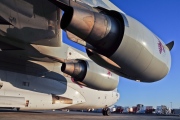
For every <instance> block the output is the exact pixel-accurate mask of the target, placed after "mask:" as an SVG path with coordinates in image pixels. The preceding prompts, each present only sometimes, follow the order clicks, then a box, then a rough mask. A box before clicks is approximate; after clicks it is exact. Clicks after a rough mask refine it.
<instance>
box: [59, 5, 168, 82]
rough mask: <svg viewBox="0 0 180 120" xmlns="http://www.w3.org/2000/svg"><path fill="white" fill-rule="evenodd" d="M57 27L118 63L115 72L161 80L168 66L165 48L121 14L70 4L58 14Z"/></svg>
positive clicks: (125, 75) (130, 76)
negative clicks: (60, 18) (61, 14)
mask: <svg viewBox="0 0 180 120" xmlns="http://www.w3.org/2000/svg"><path fill="white" fill-rule="evenodd" d="M61 28H62V29H64V30H67V31H69V32H71V33H73V34H74V35H76V36H78V37H79V38H81V39H82V40H84V41H86V42H87V43H89V44H91V45H92V46H93V47H94V48H95V49H94V51H95V52H97V53H98V54H101V55H104V56H106V57H107V58H109V59H110V60H112V61H113V62H115V63H116V64H117V65H119V66H120V68H119V70H118V71H116V73H119V74H118V75H123V76H124V77H126V78H130V79H133V80H138V81H142V82H154V81H157V80H160V79H162V78H163V77H164V76H165V75H166V74H167V73H168V71H169V69H170V66H171V56H170V50H169V49H168V47H167V46H166V45H165V44H164V43H163V42H162V40H161V39H160V38H158V37H157V36H156V35H155V34H153V33H152V32H151V31H150V30H149V29H147V28H146V27H145V26H144V25H142V24H141V23H140V22H138V21H137V20H135V19H133V18H132V17H129V16H127V15H125V14H122V13H118V12H116V11H109V10H105V9H103V10H102V11H101V12H96V11H92V10H91V11H90V10H86V9H79V8H75V7H74V8H73V7H70V8H69V9H68V10H66V11H65V12H64V15H63V16H62V20H61ZM90 58H91V57H90Z"/></svg>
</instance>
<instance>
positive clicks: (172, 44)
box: [166, 41, 174, 51]
mask: <svg viewBox="0 0 180 120" xmlns="http://www.w3.org/2000/svg"><path fill="white" fill-rule="evenodd" d="M166 46H167V47H168V48H169V51H171V49H172V48H173V46H174V41H171V42H170V43H168V44H166Z"/></svg>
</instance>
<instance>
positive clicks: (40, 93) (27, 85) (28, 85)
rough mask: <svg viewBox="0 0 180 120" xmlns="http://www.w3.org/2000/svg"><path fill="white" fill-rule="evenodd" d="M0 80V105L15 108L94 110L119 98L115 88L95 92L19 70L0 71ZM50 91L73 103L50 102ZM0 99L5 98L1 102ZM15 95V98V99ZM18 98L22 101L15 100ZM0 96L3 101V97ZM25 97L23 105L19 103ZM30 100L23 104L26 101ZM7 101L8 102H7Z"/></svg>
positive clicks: (67, 78)
mask: <svg viewBox="0 0 180 120" xmlns="http://www.w3.org/2000/svg"><path fill="white" fill-rule="evenodd" d="M0 78H1V81H0V82H1V83H2V84H3V86H2V88H1V89H0V107H12V108H13V107H16V108H20V109H21V110H48V109H61V108H67V107H68V108H69V109H95V108H103V107H104V106H105V105H108V106H110V105H112V104H114V103H115V102H117V100H118V99H119V93H117V92H116V91H98V90H93V89H90V88H87V87H84V86H80V85H77V84H76V83H73V82H71V80H70V78H69V77H66V81H56V80H53V79H48V78H44V77H36V76H32V75H25V74H21V73H15V72H9V71H2V70H0ZM52 94H55V95H56V96H61V97H65V98H69V99H72V100H73V103H72V104H63V103H56V104H52ZM1 98H4V99H6V98H7V100H6V101H4V102H1ZM15 98H16V99H15ZM18 98H19V100H21V104H20V103H19V104H18V103H17V101H16V100H18ZM4 99H3V100H4ZM14 99H15V102H16V104H14V103H15V102H14V101H13V100H14ZM22 100H24V105H23V104H22ZM27 100H28V101H29V104H28V106H26V101H27ZM9 101H10V102H9Z"/></svg>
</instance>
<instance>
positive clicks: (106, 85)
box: [61, 60, 119, 91]
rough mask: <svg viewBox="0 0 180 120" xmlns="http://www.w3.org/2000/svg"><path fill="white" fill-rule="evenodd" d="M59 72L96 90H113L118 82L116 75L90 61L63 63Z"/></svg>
mask: <svg viewBox="0 0 180 120" xmlns="http://www.w3.org/2000/svg"><path fill="white" fill-rule="evenodd" d="M61 71H62V72H64V73H66V74H68V75H70V76H72V77H73V78H74V80H75V81H80V82H82V83H84V84H85V85H86V86H87V87H90V88H93V89H97V90H105V91H109V90H114V89H115V88H116V87H117V85H118V82H119V77H118V75H116V74H113V73H112V72H110V71H109V70H107V69H104V68H103V67H100V66H98V65H97V64H95V63H94V62H91V61H82V60H79V61H77V62H75V63H63V65H62V67H61Z"/></svg>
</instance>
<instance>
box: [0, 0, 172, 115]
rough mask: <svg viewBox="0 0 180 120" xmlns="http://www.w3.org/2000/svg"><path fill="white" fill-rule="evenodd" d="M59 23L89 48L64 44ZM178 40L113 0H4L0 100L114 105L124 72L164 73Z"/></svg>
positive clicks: (150, 77) (133, 75) (50, 105)
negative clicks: (158, 32)
mask: <svg viewBox="0 0 180 120" xmlns="http://www.w3.org/2000/svg"><path fill="white" fill-rule="evenodd" d="M62 30H64V31H65V32H66V34H67V36H68V38H69V39H70V40H72V41H74V42H76V43H77V44H80V45H82V46H84V47H85V48H86V53H84V52H81V51H79V50H76V49H75V48H73V47H72V46H69V45H67V44H65V43H63V42H62V39H63V37H62ZM173 45H174V42H173V41H172V42H170V43H168V44H165V43H164V42H163V41H162V40H161V39H160V38H159V37H157V36H156V35H155V34H153V33H152V32H151V31H150V30H149V29H147V28H146V27H145V26H144V25H143V24H141V23H140V22H138V21H137V20H135V19H133V18H132V17H130V16H128V15H127V14H125V13H124V12H123V11H121V10H120V9H119V8H117V7H116V6H115V5H113V4H112V3H111V2H110V1H108V0H0V49H1V51H0V107H3V108H17V109H18V110H19V109H20V110H48V109H62V108H66V109H80V110H82V109H97V108H103V107H104V106H106V105H107V106H111V105H112V104H114V103H115V102H117V101H118V99H119V98H120V94H119V93H118V92H117V85H118V82H119V76H122V77H125V78H128V79H130V80H135V81H141V82H155V81H158V80H161V79H162V78H163V77H165V76H166V75H167V74H168V72H169V70H170V66H171V55H170V50H171V49H172V47H173ZM104 114H106V113H104Z"/></svg>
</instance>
